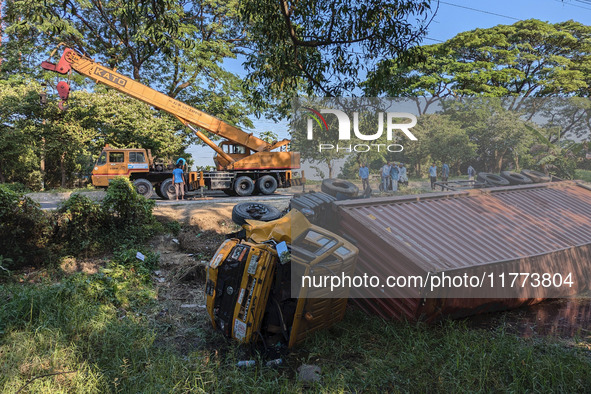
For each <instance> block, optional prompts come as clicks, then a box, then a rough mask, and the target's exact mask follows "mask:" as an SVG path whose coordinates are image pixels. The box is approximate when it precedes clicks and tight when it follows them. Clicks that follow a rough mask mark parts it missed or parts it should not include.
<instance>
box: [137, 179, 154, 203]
mask: <svg viewBox="0 0 591 394" xmlns="http://www.w3.org/2000/svg"><path fill="white" fill-rule="evenodd" d="M133 186H135V190H136V191H137V193H138V194H141V195H142V196H144V197H146V198H150V197H152V194H153V193H154V188H153V187H152V183H151V182H150V181H149V180H147V179H144V178H140V179H136V180H135V181H133Z"/></svg>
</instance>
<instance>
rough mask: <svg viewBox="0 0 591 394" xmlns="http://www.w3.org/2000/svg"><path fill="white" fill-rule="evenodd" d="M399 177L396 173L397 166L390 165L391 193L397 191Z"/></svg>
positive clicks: (394, 164)
mask: <svg viewBox="0 0 591 394" xmlns="http://www.w3.org/2000/svg"><path fill="white" fill-rule="evenodd" d="M399 176H400V172H399V171H398V166H397V165H396V163H392V167H391V168H390V178H391V181H392V191H393V192H397V191H398V179H399Z"/></svg>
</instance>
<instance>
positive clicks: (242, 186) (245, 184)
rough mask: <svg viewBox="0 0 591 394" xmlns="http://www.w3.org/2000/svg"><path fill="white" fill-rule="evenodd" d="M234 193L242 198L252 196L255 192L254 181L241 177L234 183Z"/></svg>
mask: <svg viewBox="0 0 591 394" xmlns="http://www.w3.org/2000/svg"><path fill="white" fill-rule="evenodd" d="M234 191H236V194H237V195H239V196H241V197H244V196H250V195H251V194H252V192H253V191H254V181H253V180H252V179H250V178H249V177H247V176H240V177H238V178H236V181H235V182H234Z"/></svg>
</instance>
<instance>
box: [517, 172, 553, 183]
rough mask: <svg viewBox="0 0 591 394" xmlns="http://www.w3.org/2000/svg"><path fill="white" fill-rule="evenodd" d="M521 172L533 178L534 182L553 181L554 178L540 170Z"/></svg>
mask: <svg viewBox="0 0 591 394" xmlns="http://www.w3.org/2000/svg"><path fill="white" fill-rule="evenodd" d="M521 173H522V174H523V175H525V176H526V177H528V178H529V179H531V180H532V182H533V183H546V182H551V181H552V178H551V177H549V176H547V175H546V174H544V173H543V172H540V171H534V170H522V171H521Z"/></svg>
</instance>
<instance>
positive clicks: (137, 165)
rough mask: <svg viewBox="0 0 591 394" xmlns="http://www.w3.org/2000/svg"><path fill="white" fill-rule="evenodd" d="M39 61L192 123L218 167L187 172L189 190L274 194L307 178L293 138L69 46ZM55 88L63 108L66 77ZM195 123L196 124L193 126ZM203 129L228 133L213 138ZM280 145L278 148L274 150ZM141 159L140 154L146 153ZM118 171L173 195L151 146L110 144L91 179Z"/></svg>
mask: <svg viewBox="0 0 591 394" xmlns="http://www.w3.org/2000/svg"><path fill="white" fill-rule="evenodd" d="M41 67H42V68H43V69H45V70H48V71H54V72H57V73H59V74H68V73H71V70H74V71H76V72H78V73H80V74H81V75H84V76H86V77H88V78H91V79H93V80H94V81H95V82H97V83H102V84H104V85H107V86H109V87H112V88H114V89H116V90H118V91H119V92H121V93H124V94H127V95H129V96H131V97H134V98H136V99H138V100H140V101H143V102H145V103H147V104H149V105H151V106H153V107H154V108H157V109H159V110H162V111H166V112H168V113H170V114H172V115H174V116H175V117H176V118H177V119H178V120H179V121H180V122H181V123H183V124H184V125H185V126H186V127H188V128H189V129H191V130H192V131H193V132H194V133H195V134H196V135H197V137H199V138H200V139H201V140H202V141H203V142H204V143H205V144H206V145H208V146H209V147H210V148H212V149H213V150H214V151H215V155H214V162H215V165H216V170H215V171H199V172H196V171H192V172H188V173H186V174H185V176H186V185H187V189H188V191H189V192H192V191H197V190H203V189H205V188H207V189H209V190H222V191H224V192H225V193H226V194H229V195H237V196H248V195H251V194H253V193H262V194H272V193H274V192H275V190H276V189H277V188H287V187H291V186H298V185H302V184H303V183H305V178H304V177H303V176H302V177H296V176H295V175H296V174H294V173H293V172H292V170H294V169H299V168H300V154H299V153H298V152H288V151H287V147H288V146H289V142H290V141H289V140H287V139H284V140H282V141H273V142H271V143H269V142H266V141H264V140H261V139H260V138H257V137H256V136H254V135H253V134H252V133H247V132H245V131H243V130H240V129H239V128H237V127H235V126H233V125H230V124H228V123H226V122H224V121H222V120H220V119H218V118H216V117H214V116H211V115H209V114H206V113H205V112H202V111H200V110H198V109H196V108H193V107H191V106H189V105H187V104H185V103H183V102H181V101H178V100H175V99H173V98H172V97H169V96H167V95H165V94H163V93H160V92H158V91H156V90H154V89H152V88H150V87H148V86H146V85H144V84H142V83H140V82H138V81H135V80H133V79H131V78H129V77H126V76H124V75H122V74H119V73H117V72H116V71H115V70H112V69H109V68H107V67H104V66H102V65H101V64H99V63H97V62H95V61H94V60H92V59H90V58H88V57H86V56H84V55H81V54H79V53H77V52H76V51H75V50H73V49H70V48H66V49H64V52H63V53H62V56H61V58H60V60H59V61H58V63H57V64H53V63H51V62H49V61H44V62H42V63H41ZM57 92H58V94H59V96H60V98H61V100H62V101H60V103H59V107H60V108H61V109H64V103H65V102H66V100H67V99H68V96H69V92H70V87H69V85H68V84H67V83H66V82H65V81H60V82H59V83H58V84H57ZM194 126H196V127H194ZM201 130H205V131H207V132H209V133H211V134H214V135H217V136H220V137H222V138H224V139H225V140H223V141H222V142H220V143H219V144H217V145H216V144H215V143H214V142H213V141H211V139H210V138H209V137H208V136H207V135H205V134H204V133H203V132H202V131H201ZM277 149H279V151H276V150H277ZM142 157H143V160H140V159H142ZM116 176H124V177H129V179H130V180H131V181H133V182H134V184H135V185H136V188H137V190H138V192H140V194H143V195H144V196H146V197H150V196H151V195H152V193H153V192H154V191H156V193H157V194H158V195H159V196H160V197H162V198H165V199H169V198H173V197H174V196H175V194H174V187H172V186H173V185H172V175H171V172H170V171H165V170H164V169H163V168H162V166H159V165H156V164H155V163H154V161H153V159H152V155H151V152H150V151H149V150H145V149H115V148H111V147H109V146H106V147H105V149H103V152H102V153H101V155H100V156H99V159H98V160H97V161H96V163H95V166H94V168H93V172H92V178H91V179H92V183H93V185H95V186H98V187H107V186H108V184H109V181H110V180H111V179H113V178H114V177H116Z"/></svg>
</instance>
